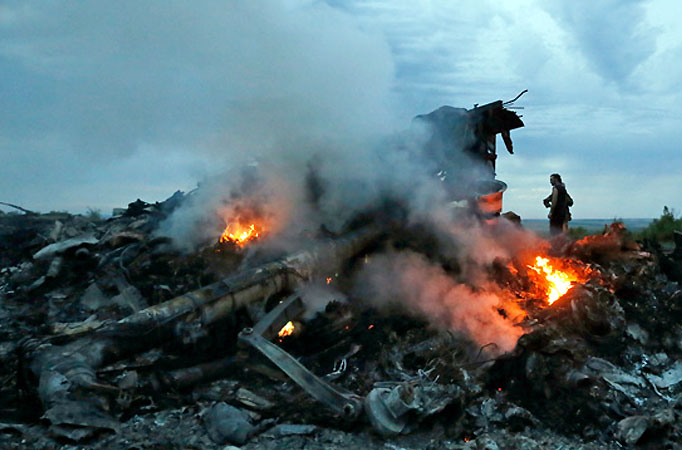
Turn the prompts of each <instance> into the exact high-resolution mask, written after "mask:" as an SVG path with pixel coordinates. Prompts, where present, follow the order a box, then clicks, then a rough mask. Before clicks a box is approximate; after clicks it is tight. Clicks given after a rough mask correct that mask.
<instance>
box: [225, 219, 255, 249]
mask: <svg viewBox="0 0 682 450" xmlns="http://www.w3.org/2000/svg"><path fill="white" fill-rule="evenodd" d="M259 228H260V227H259ZM261 232H262V229H261V230H260V231H259V230H258V229H256V224H253V223H252V224H251V225H249V226H248V227H244V226H242V225H240V224H228V225H227V226H226V227H225V231H223V234H222V235H221V236H220V240H219V242H220V243H221V244H222V243H224V242H234V243H235V244H237V245H240V246H241V245H244V244H245V243H246V242H248V241H252V240H254V239H257V238H258V237H259V236H260V233H261Z"/></svg>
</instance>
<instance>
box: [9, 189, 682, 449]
mask: <svg viewBox="0 0 682 450" xmlns="http://www.w3.org/2000/svg"><path fill="white" fill-rule="evenodd" d="M184 197H185V196H184V195H183V194H182V193H176V194H175V195H174V196H173V197H171V198H169V199H168V200H167V201H165V202H163V203H157V204H147V203H145V202H142V201H139V200H138V201H137V202H134V203H131V204H130V205H129V207H128V209H126V210H124V211H120V214H118V215H115V216H114V217H112V218H109V219H100V218H96V217H93V218H87V217H83V216H73V215H69V214H61V213H60V214H33V213H30V212H27V213H25V214H3V215H0V250H1V252H2V253H1V254H0V361H1V364H0V389H1V390H0V439H2V441H3V442H5V447H6V448H26V447H32V448H53V447H54V446H55V445H67V446H68V445H72V446H84V445H88V446H97V447H106V448H215V447H216V445H217V444H220V445H236V446H243V448H281V447H288V446H299V447H303V446H305V448H433V449H436V448H439V449H440V448H450V449H469V448H471V449H490V450H493V449H503V448H519V449H544V448H563V449H578V448H581V449H589V448H621V447H623V446H625V447H627V446H637V447H641V448H652V449H653V448H656V449H660V448H671V449H672V448H679V442H682V427H681V426H680V423H681V422H680V415H681V414H682V395H681V392H682V359H681V358H680V356H681V355H682V321H681V320H680V319H682V290H680V287H679V285H678V284H677V282H678V281H681V280H680V279H679V278H678V277H677V274H678V273H679V271H680V267H682V247H680V248H678V249H676V250H675V251H674V252H673V253H664V252H663V251H662V250H661V249H660V248H659V247H657V246H656V245H655V244H652V243H648V244H645V245H644V246H641V245H639V244H636V243H634V242H631V241H629V240H628V238H627V233H626V232H625V230H624V229H623V228H622V227H621V226H619V225H618V224H614V225H613V226H612V227H611V228H610V229H609V230H608V231H607V232H605V233H604V234H603V235H597V236H588V237H587V238H585V239H583V240H581V241H577V242H571V241H567V240H562V239H558V240H556V241H554V242H552V247H551V249H549V250H548V258H550V257H551V258H559V260H561V259H563V260H565V261H566V262H571V263H572V264H578V265H579V266H580V267H582V269H581V270H583V274H588V275H589V276H585V277H584V278H582V279H580V280H578V281H576V282H573V286H572V287H571V288H570V289H568V291H567V292H566V293H565V294H563V295H561V296H559V297H558V299H557V300H556V301H555V302H554V303H552V304H551V305H547V304H546V303H544V302H545V300H544V299H542V298H540V297H541V295H540V294H537V289H533V288H532V283H533V277H534V275H533V272H532V271H531V272H528V271H526V270H524V269H525V267H524V266H526V265H525V264H524V263H520V262H519V261H511V262H510V261H500V262H498V263H496V264H494V266H493V267H490V276H491V278H492V279H494V280H495V282H496V283H497V284H498V285H499V286H500V287H501V288H503V289H505V290H506V291H507V292H509V294H510V295H511V296H513V297H516V298H517V299H518V301H519V304H520V305H521V306H522V310H523V311H524V314H523V317H522V318H521V319H520V320H519V324H518V326H519V327H522V328H523V332H524V334H523V335H522V336H521V337H520V338H519V339H518V342H517V344H516V346H515V348H514V349H513V350H512V351H511V352H507V353H501V352H495V351H491V349H490V348H486V347H485V346H484V347H483V348H481V346H480V345H476V344H473V343H472V341H471V340H470V339H469V338H468V337H467V336H465V335H462V334H461V333H453V332H451V331H449V330H444V329H440V328H435V327H432V326H429V324H427V323H426V322H425V321H424V320H422V319H420V318H414V317H412V316H409V315H407V314H405V313H403V312H401V311H400V310H392V311H389V312H387V311H378V310H376V309H374V308H372V307H370V306H368V304H369V303H368V302H365V301H364V299H363V298H359V297H358V296H357V294H354V293H353V291H352V289H351V288H350V279H351V276H352V274H353V272H354V270H355V269H356V267H357V266H358V265H361V264H365V263H366V261H367V259H368V258H371V257H372V255H373V252H376V251H377V249H380V248H382V247H385V246H387V245H389V243H391V244H390V245H397V244H396V242H399V243H402V244H400V245H406V244H405V241H410V237H409V236H410V234H409V233H410V230H406V229H400V231H399V233H398V232H396V229H395V225H394V224H392V225H391V226H380V225H379V224H378V223H372V222H369V223H370V224H369V225H367V223H368V222H367V221H365V224H364V225H363V226H360V225H357V226H356V227H354V228H352V229H349V230H347V232H346V233H344V234H343V235H340V236H336V237H335V238H334V239H328V240H326V241H319V242H318V243H317V244H316V245H315V246H313V247H311V248H304V249H301V251H300V252H297V253H293V254H288V255H285V256H280V257H278V258H274V259H270V260H263V259H262V258H261V259H260V260H259V259H255V260H254V261H258V263H255V262H248V261H245V260H244V256H245V254H246V252H245V250H244V248H243V247H242V246H241V245H239V243H237V242H236V241H235V240H230V239H224V240H220V241H219V240H218V239H216V243H215V245H212V246H208V247H205V248H203V249H202V250H201V251H198V252H196V253H194V254H184V253H181V252H178V251H177V250H175V249H174V247H173V246H172V245H171V242H170V240H169V239H168V238H165V237H163V236H159V235H158V233H156V230H157V228H158V225H159V223H160V221H161V220H163V219H164V218H165V217H167V216H168V214H170V212H171V211H172V210H173V209H174V208H175V207H176V206H177V205H178V204H179V203H180V202H182V201H183V199H184ZM500 220H504V219H500ZM396 235H399V238H396ZM423 241H424V239H423V238H421V239H417V238H415V239H414V240H413V241H412V243H411V244H409V245H410V246H411V247H412V248H416V247H419V245H420V243H421V242H423ZM547 260H548V261H549V259H547ZM533 270H535V272H537V273H541V270H540V269H538V268H535V269H533ZM526 272H528V274H526ZM316 283H320V284H322V285H323V286H324V285H332V286H333V287H334V288H335V291H334V292H335V294H333V295H331V296H330V297H329V298H328V299H326V300H325V302H324V304H325V305H326V306H324V307H323V308H322V309H321V310H320V311H319V312H315V311H306V309H307V303H305V302H303V301H302V300H301V297H302V294H301V293H300V292H301V288H302V287H304V286H309V285H314V284H316ZM499 313H500V314H503V315H504V314H507V315H508V314H510V312H509V311H500V312H499ZM500 353H501V354H500Z"/></svg>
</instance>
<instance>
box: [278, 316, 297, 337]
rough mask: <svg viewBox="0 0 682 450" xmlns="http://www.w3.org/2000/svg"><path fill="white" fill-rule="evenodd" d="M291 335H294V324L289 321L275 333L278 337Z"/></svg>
mask: <svg viewBox="0 0 682 450" xmlns="http://www.w3.org/2000/svg"><path fill="white" fill-rule="evenodd" d="M292 334H294V323H293V322H292V321H291V320H290V321H289V322H287V324H286V325H284V326H283V327H282V329H281V330H279V333H277V335H278V336H279V337H284V336H291V335H292Z"/></svg>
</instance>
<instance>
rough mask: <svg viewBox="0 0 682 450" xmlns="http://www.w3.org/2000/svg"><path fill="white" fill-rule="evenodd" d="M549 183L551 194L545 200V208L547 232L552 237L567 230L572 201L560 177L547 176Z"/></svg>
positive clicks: (556, 175)
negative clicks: (546, 210) (547, 211)
mask: <svg viewBox="0 0 682 450" xmlns="http://www.w3.org/2000/svg"><path fill="white" fill-rule="evenodd" d="M549 183H550V184H551V185H552V193H551V194H550V195H549V196H548V197H547V198H545V199H544V200H543V201H542V203H544V205H545V207H546V208H549V214H548V215H547V218H549V232H550V234H551V235H552V236H556V235H557V234H561V233H563V232H565V231H566V230H568V221H569V220H571V212H570V211H569V209H568V208H569V207H570V206H573V199H572V198H571V196H570V195H568V191H566V186H565V185H564V183H563V181H561V175H559V174H558V173H553V174H552V175H550V176H549Z"/></svg>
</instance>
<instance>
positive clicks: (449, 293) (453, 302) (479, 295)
mask: <svg viewBox="0 0 682 450" xmlns="http://www.w3.org/2000/svg"><path fill="white" fill-rule="evenodd" d="M357 281H358V282H357V286H358V293H359V294H360V295H361V296H362V297H363V298H365V299H367V300H368V301H369V302H371V303H372V304H374V305H375V306H377V307H384V306H399V307H401V308H403V309H404V310H406V311H407V312H409V313H412V314H414V315H416V316H419V317H422V318H424V319H426V320H427V321H428V322H430V323H431V324H433V325H434V326H436V327H438V328H441V329H449V330H453V331H459V332H462V333H464V334H465V335H466V336H467V337H469V338H471V339H473V340H474V341H475V342H476V343H477V344H479V345H481V346H484V345H487V344H495V346H494V347H495V349H496V351H494V352H495V353H499V352H505V351H509V350H511V349H513V348H514V346H515V345H516V341H517V339H518V338H519V336H521V335H522V334H523V330H522V329H521V328H520V327H517V326H515V324H514V322H513V321H512V320H510V319H507V318H505V317H503V316H502V315H501V314H500V313H499V312H498V308H503V307H506V308H509V309H510V310H511V311H512V312H516V309H515V307H514V305H513V303H510V302H508V301H506V300H505V297H504V296H503V295H501V294H500V292H499V289H498V288H496V287H495V286H494V285H493V284H492V283H487V285H486V284H482V283H479V284H478V286H477V287H476V289H474V288H472V287H470V286H469V285H466V284H464V283H458V282H456V281H455V280H454V279H453V277H452V276H451V275H450V274H448V273H446V272H445V271H444V270H443V269H442V268H441V267H440V266H438V265H436V264H434V263H432V262H430V261H428V260H427V259H426V258H425V257H424V256H423V255H420V254H417V253H413V252H409V251H408V252H401V253H396V254H392V253H389V254H386V255H380V256H376V257H373V258H372V260H371V261H370V263H369V264H368V265H367V266H366V267H365V268H364V270H363V271H362V272H361V273H360V275H359V277H358V280H357Z"/></svg>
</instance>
